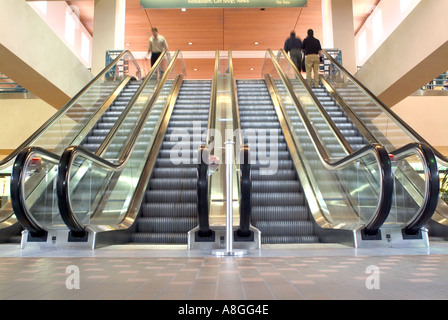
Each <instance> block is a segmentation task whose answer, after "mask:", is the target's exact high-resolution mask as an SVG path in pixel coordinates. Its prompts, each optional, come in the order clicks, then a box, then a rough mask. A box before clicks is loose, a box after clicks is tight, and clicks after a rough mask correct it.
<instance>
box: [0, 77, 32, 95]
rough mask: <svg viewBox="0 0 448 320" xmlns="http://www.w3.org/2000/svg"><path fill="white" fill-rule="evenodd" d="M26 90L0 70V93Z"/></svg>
mask: <svg viewBox="0 0 448 320" xmlns="http://www.w3.org/2000/svg"><path fill="white" fill-rule="evenodd" d="M23 92H27V90H26V89H25V88H24V87H22V86H21V85H20V84H18V83H17V82H15V81H14V80H12V79H10V78H8V77H7V76H6V75H4V74H3V73H1V72H0V93H23Z"/></svg>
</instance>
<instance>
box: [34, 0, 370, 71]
mask: <svg viewBox="0 0 448 320" xmlns="http://www.w3.org/2000/svg"><path fill="white" fill-rule="evenodd" d="M28 1H30V0H28ZM378 1H379V0H353V10H354V20H355V21H354V23H355V25H354V28H355V29H354V30H357V29H358V28H359V26H360V25H362V24H363V23H364V21H365V19H366V17H368V15H369V14H370V12H371V10H372V8H374V7H375V6H376V5H377V3H378ZM67 3H68V4H69V5H76V6H78V7H79V12H80V15H81V16H80V18H81V21H82V22H83V24H84V25H85V26H86V27H87V29H88V30H89V31H90V32H91V33H92V34H93V33H94V31H93V18H94V0H77V1H67ZM152 26H155V27H157V28H158V29H159V31H160V34H162V35H163V36H165V38H166V39H167V41H168V45H169V48H170V50H176V49H180V50H181V51H197V52H199V51H215V50H216V49H219V50H228V49H232V50H234V51H251V50H256V51H263V50H266V49H268V48H270V49H274V50H277V49H279V48H282V47H283V44H284V42H285V40H286V38H287V37H288V36H289V33H290V31H291V30H292V29H295V31H296V34H297V35H298V36H299V37H300V38H302V39H303V38H305V37H306V32H307V30H308V29H309V28H312V29H314V32H315V36H316V37H317V38H318V39H321V40H322V39H323V28H322V0H308V4H307V6H306V7H303V8H265V10H261V8H226V9H222V8H220V9H188V10H186V11H185V12H183V11H181V10H180V9H143V8H141V6H140V0H126V25H125V44H126V46H125V48H126V49H129V50H131V51H134V52H143V51H146V50H147V48H148V39H149V37H150V36H151V27H152ZM255 42H258V44H255ZM189 43H192V44H189ZM187 60H191V63H190V62H187ZM200 60H201V59H186V65H188V68H189V69H191V71H190V72H189V76H193V75H198V76H195V78H202V77H203V74H202V72H203V71H204V68H205V67H206V66H208V67H209V68H211V70H212V68H213V64H210V63H209V62H206V61H203V63H200ZM202 60H208V59H202ZM240 60H241V61H239V62H238V64H237V65H235V70H238V72H239V73H240V74H241V75H243V74H244V75H245V77H246V76H250V74H251V73H252V71H250V68H251V67H252V66H251V64H253V63H251V60H252V59H240ZM261 60H262V59H261ZM194 66H198V67H196V68H195V67H194ZM255 68H256V66H255ZM194 69H197V70H198V71H193V70H194ZM247 70H249V71H250V72H249V71H247ZM257 72H258V71H257ZM208 73H209V70H207V71H206V72H205V73H204V75H205V74H208Z"/></svg>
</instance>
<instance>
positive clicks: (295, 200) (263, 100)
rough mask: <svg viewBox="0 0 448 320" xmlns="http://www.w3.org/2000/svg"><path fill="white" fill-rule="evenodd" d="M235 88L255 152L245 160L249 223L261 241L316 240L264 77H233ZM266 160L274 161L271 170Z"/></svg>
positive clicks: (245, 133) (246, 136) (246, 135)
mask: <svg viewBox="0 0 448 320" xmlns="http://www.w3.org/2000/svg"><path fill="white" fill-rule="evenodd" d="M237 91H238V104H239V109H240V121H241V129H242V130H243V138H244V143H247V144H248V145H249V148H250V150H252V152H253V155H252V156H254V157H255V163H254V162H253V160H252V163H251V175H252V220H251V222H252V225H253V226H254V227H256V228H258V229H259V230H260V231H261V234H262V238H261V241H262V243H265V244H267V243H270V244H278V243H315V242H318V240H319V239H318V236H317V234H316V232H315V230H314V228H315V224H314V222H313V221H311V219H310V218H311V215H310V212H309V210H308V205H307V203H306V199H305V195H304V193H303V189H302V186H301V184H300V181H299V179H298V176H297V173H296V170H295V167H294V163H293V161H292V159H291V155H290V152H289V149H288V146H287V144H286V140H285V137H284V135H283V133H282V128H281V126H280V124H279V121H278V118H277V115H276V112H275V109H274V105H273V103H272V99H271V96H270V94H269V91H268V88H267V86H266V83H265V81H264V80H237ZM265 133H266V134H265ZM254 151H255V152H254ZM267 158H269V159H273V160H271V161H266V159H267ZM263 160H264V161H263ZM269 166H274V167H275V168H272V169H273V171H272V172H270V171H269Z"/></svg>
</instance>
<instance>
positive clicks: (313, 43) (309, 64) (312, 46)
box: [303, 29, 323, 88]
mask: <svg viewBox="0 0 448 320" xmlns="http://www.w3.org/2000/svg"><path fill="white" fill-rule="evenodd" d="M307 33H308V37H306V38H305V39H304V40H303V53H304V54H305V66H306V81H307V83H308V85H309V86H310V87H311V86H312V87H313V88H317V87H318V86H319V65H320V57H322V58H323V53H322V47H321V45H320V41H319V40H318V39H316V38H314V31H313V29H309V30H308V32H307ZM311 71H313V76H314V79H312V78H311Z"/></svg>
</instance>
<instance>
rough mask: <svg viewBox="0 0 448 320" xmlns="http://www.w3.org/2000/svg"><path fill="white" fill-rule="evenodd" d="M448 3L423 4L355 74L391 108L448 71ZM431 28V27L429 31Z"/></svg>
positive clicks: (421, 3) (431, 2)
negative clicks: (447, 15)
mask: <svg viewBox="0 0 448 320" xmlns="http://www.w3.org/2000/svg"><path fill="white" fill-rule="evenodd" d="M446 12H448V1H433V0H425V1H421V2H420V3H419V4H418V5H417V6H416V7H415V9H414V10H413V11H412V12H411V13H410V14H409V15H408V16H407V17H406V19H404V20H403V22H402V23H401V24H400V25H399V26H398V27H397V28H396V29H395V30H394V31H393V32H392V33H391V35H390V36H389V37H388V38H387V40H385V41H384V42H383V44H382V45H381V46H380V47H379V48H378V50H376V52H375V53H374V54H373V55H372V56H371V57H370V58H369V59H368V60H367V62H366V63H365V64H364V65H363V66H362V68H361V69H360V70H359V71H358V72H357V73H356V77H357V78H358V79H359V80H360V81H361V82H362V83H363V84H364V85H365V86H366V87H367V88H369V89H370V90H371V91H372V92H373V93H374V94H376V95H377V96H378V97H379V98H380V99H381V100H382V101H383V102H384V103H385V104H386V105H387V106H389V107H392V106H394V105H395V104H396V103H398V102H400V101H401V100H402V99H404V98H406V97H408V96H409V95H411V94H412V93H413V92H415V91H416V90H418V89H419V88H420V87H421V86H423V85H424V84H426V83H428V82H430V81H431V80H433V79H434V78H436V77H437V76H439V75H440V74H442V73H443V72H444V71H445V70H446V69H447V68H448V59H447V56H448V36H447V33H446V32H437V31H436V30H447V28H448V19H447V18H446ZM429 25H430V27H429Z"/></svg>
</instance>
